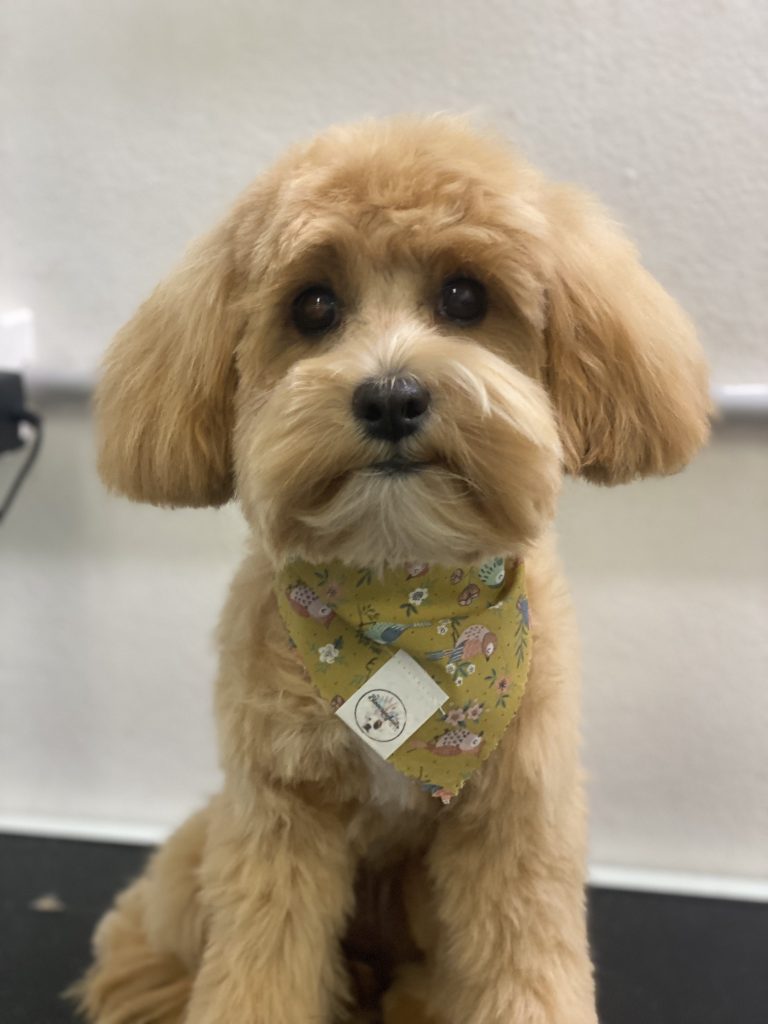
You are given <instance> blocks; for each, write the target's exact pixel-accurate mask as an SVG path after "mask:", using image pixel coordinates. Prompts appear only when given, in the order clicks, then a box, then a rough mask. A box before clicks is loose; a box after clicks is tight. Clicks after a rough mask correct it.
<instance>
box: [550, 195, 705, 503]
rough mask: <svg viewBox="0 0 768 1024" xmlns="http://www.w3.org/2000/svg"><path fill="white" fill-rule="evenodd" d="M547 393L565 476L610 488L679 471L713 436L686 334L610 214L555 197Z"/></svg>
mask: <svg viewBox="0 0 768 1024" xmlns="http://www.w3.org/2000/svg"><path fill="white" fill-rule="evenodd" d="M550 216H551V229H552V246H553V254H552V255H553V260H554V268H555V269H554V275H553V278H554V279H553V280H552V281H551V282H550V288H549V319H548V328H547V333H548V344H549V364H548V384H549V389H550V394H551V397H552V401H553V404H554V406H555V408H556V410H557V413H558V416H559V420H560V428H561V433H562V440H563V447H564V451H565V461H566V469H567V470H568V472H570V473H574V474H576V473H580V474H582V475H583V476H585V477H586V478H587V479H589V480H592V481H595V482H598V483H605V484H614V483H622V482H625V481H628V480H632V479H634V478H635V477H640V476H647V475H650V474H654V473H660V474H663V473H674V472H675V471H676V470H679V469H681V468H682V467H683V466H684V465H685V464H686V463H687V462H688V460H689V459H690V458H691V457H692V456H693V455H694V454H695V452H696V451H697V450H698V449H699V448H700V447H701V446H702V445H703V444H704V442H705V441H706V439H707V435H708V432H709V412H710V400H709V392H708V373H707V367H706V364H705V361H704V357H703V353H702V351H701V348H700V347H699V344H698V342H697V340H696V335H695V332H694V329H693V326H692V324H691V323H690V321H689V320H688V318H687V317H686V316H685V314H684V313H683V311H682V310H681V309H680V308H679V307H678V306H677V304H676V303H675V302H674V301H673V299H671V298H670V296H669V295H667V293H666V292H665V291H664V289H663V288H662V287H661V286H660V285H659V284H658V282H657V281H655V280H654V278H653V277H651V275H650V274H649V273H648V272H647V271H646V270H645V269H644V268H643V267H642V266H641V265H640V262H639V260H638V257H637V253H636V252H635V249H634V247H633V246H632V245H631V244H630V243H629V242H628V241H627V239H626V238H625V237H624V236H623V235H622V234H621V232H620V231H619V229H618V228H617V227H615V226H614V225H613V224H612V223H611V221H610V220H609V218H608V217H607V215H606V214H605V212H604V211H603V210H602V209H601V208H600V207H599V206H598V205H597V203H595V202H593V201H592V200H591V199H589V198H588V197H586V196H584V195H583V194H581V193H578V192H576V191H575V190H571V189H568V188H560V187H558V188H557V189H555V190H553V193H552V207H551V211H550Z"/></svg>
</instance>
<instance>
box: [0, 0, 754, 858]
mask: <svg viewBox="0 0 768 1024" xmlns="http://www.w3.org/2000/svg"><path fill="white" fill-rule="evenodd" d="M0 34H1V37H0V47H1V51H0V117H1V118H2V121H3V125H4V134H3V137H2V153H1V154H0V155H1V157H2V159H0V246H1V251H2V272H1V273H0V311H2V310H3V309H9V308H14V307H18V306H29V307H31V308H32V309H33V310H34V312H35V316H36V321H37V327H38V341H39V349H40V358H41V363H40V368H41V369H43V370H45V371H46V372H52V373H53V372H59V373H72V372H83V373H85V374H90V373H92V371H93V369H94V367H95V365H96V363H97V361H98V357H99V355H100V353H101V351H102V349H103V346H104V344H105V343H106V341H107V339H108V338H109V336H110V335H111V334H112V333H113V332H114V330H115V328H116V327H117V326H118V325H119V323H120V322H121V321H122V320H124V319H125V318H126V317H127V316H128V315H129V314H130V312H131V311H132V309H133V308H134V306H135V305H136V303H137V302H138V301H139V300H140V299H141V298H142V297H143V296H144V295H145V294H146V292H147V291H148V290H149V289H150V288H151V287H152V285H153V284H154V283H155V281H156V280H157V278H158V276H159V275H160V274H162V273H163V272H164V271H165V270H166V269H167V268H168V267H169V265H170V264H171V263H172V262H173V261H174V260H175V259H176V258H177V256H178V255H179V253H180V251H181V249H182V247H183V246H184V244H185V243H186V242H187V240H188V239H189V238H190V237H191V236H192V235H194V234H195V233H196V232H198V231H199V230H201V229H203V228H205V227H206V226H207V225H208V224H209V223H210V222H211V220H212V219H213V218H214V217H215V216H217V215H218V213H219V212H220V211H221V210H223V209H224V208H225V207H226V205H227V203H228V202H229V201H230V199H231V198H232V197H233V195H234V194H235V193H236V192H237V190H238V189H239V188H240V187H241V186H242V185H244V184H245V183H246V182H247V181H248V180H249V179H250V178H251V177H252V176H253V175H254V174H255V173H256V172H258V170H259V169H260V168H262V167H263V166H265V164H266V163H267V162H268V161H269V160H270V159H272V158H273V157H274V156H275V155H277V153H278V152H279V151H280V150H281V149H282V148H283V146H284V144H285V143H286V142H287V141H289V140H293V139H296V138H300V137H303V136H305V135H307V134H309V133H311V132H313V131H315V130H317V129H320V128H322V127H323V126H324V125H326V124H327V123H329V122H331V121H335V120H339V119H349V118H354V117H358V116H361V115H364V114H369V113H386V112H392V111H401V110H412V109H416V110H422V111H429V110H434V109H445V108H449V109H460V110H463V109H467V108H476V109H479V110H480V111H481V112H484V113H485V114H488V115H489V116H490V117H491V119H492V120H494V121H495V122H496V123H497V124H498V125H499V126H500V127H501V128H502V129H503V130H504V131H505V132H506V133H507V134H508V135H509V136H510V137H512V138H515V139H517V140H518V141H519V142H520V143H521V144H522V146H523V148H524V149H525V150H526V151H527V152H528V153H529V154H530V155H531V156H532V157H533V158H534V159H536V160H537V161H538V162H539V163H540V164H543V165H544V166H545V167H546V168H548V169H549V170H550V171H551V172H552V173H553V174H556V175H557V176H559V177H562V178H571V179H575V180H577V181H580V182H581V183H583V184H585V185H587V186H588V187H590V188H591V189H593V190H594V191H596V192H597V193H598V194H600V195H601V196H602V197H603V198H604V199H605V200H606V201H607V202H608V203H609V204H610V205H612V206H613V208H614V209H615V210H616V212H617V213H618V214H619V216H620V217H621V218H623V219H624V221H625V222H626V223H627V225H628V226H629V228H630V230H631V233H632V234H633V235H634V236H635V238H636V239H637V240H638V242H639V243H640V245H641V248H642V249H643V251H644V253H645V255H646V259H647V262H648V264H649V266H650V267H651V269H652V270H653V271H654V272H655V273H656V274H657V275H658V276H659V277H660V278H661V279H662V281H663V282H664V283H665V284H666V285H667V287H668V288H670V290H672V291H673V292H674V293H675V294H676V295H677V296H678V297H679V298H680V299H681V300H682V301H683V302H684V304H685V305H686V306H687V307H688V308H689V310H690V311H691V312H692V313H693V314H694V316H695V318H696V319H697V321H698V323H699V324H700V327H701V331H702V336H703V338H704V341H705V344H706V347H707V350H708V353H709V355H710V358H711V361H712V364H713V367H714V374H715V378H716V380H718V381H720V382H736V381H760V380H766V379H768V345H766V336H765V326H764V325H765V322H766V319H768V289H766V288H765V281H766V280H768V273H767V271H768V266H767V263H768V249H766V247H765V244H764V227H765V217H766V209H767V207H768V202H766V198H767V193H768V147H766V145H765V134H766V133H765V127H766V116H765V115H766V112H767V111H766V106H768V103H767V98H768V83H766V74H767V71H766V67H767V66H766V62H765V58H764V55H765V52H766V50H768V13H767V12H766V8H765V5H763V4H761V3H759V2H757V0H754V2H747V0H732V2H731V3H729V4H723V3H719V2H716V0H709V2H707V0H696V2H694V0H689V2H687V3H684V4H669V3H664V2H663V0H654V2H650V3H649V0H644V2H640V0H623V2H622V3H616V2H613V0H538V2H536V3H534V2H532V0H531V2H528V3H525V2H523V3H518V4H512V3H501V2H498V0H475V2H473V3H463V2H458V0H444V2H442V3H439V4H438V3H426V2H424V3H414V2H413V0H409V2H405V0H389V2H386V3H380V2H377V3H373V2H370V0H357V2H355V3H351V2H350V3H343V2H342V0H293V2H292V3H284V2H283V3H277V2H270V3H265V2H252V0H219V2H217V3H215V4H214V3H206V2H204V0H151V2H150V0H109V3H104V2H103V0H71V2H68V3H67V4H61V3H58V2H56V0H24V2H21V0H17V2H15V3H14V2H13V0H8V2H7V3H6V4H5V6H4V7H3V11H2V22H0ZM1 361H2V359H1V354H0V362H1ZM47 411H48V413H49V429H48V437H47V441H46V446H45V449H44V453H43V456H42V459H41V463H40V465H39V467H38V469H37V470H36V472H35V474H34V476H33V478H32V479H31V480H30V481H29V484H28V486H27V487H26V488H25V491H24V492H23V494H22V497H21V499H20V503H19V505H18V507H17V508H16V509H15V510H14V513H13V514H12V515H11V517H10V518H9V520H8V521H7V522H6V523H4V524H3V525H2V526H0V581H1V582H2V589H0V602H2V611H1V614H0V630H2V645H0V687H1V689H0V702H1V703H0V780H2V781H0V816H4V820H5V821H6V823H7V822H8V821H9V820H10V818H11V817H15V818H16V819H17V823H18V822H19V819H24V820H25V821H27V822H28V823H29V822H31V820H32V818H34V817H35V816H41V817H45V818H51V817H54V818H55V817H58V818H59V819H71V818H84V819H87V820H88V821H90V822H91V823H94V824H98V823H99V822H105V821H110V820H111V821H116V822H118V823H122V824H123V825H125V824H126V823H135V824H137V825H140V826H142V825H147V826H157V827H166V826H167V825H168V824H170V823H171V822H172V821H174V820H175V819H177V818H178V817H179V816H180V815H181V814H182V813H183V811H184V810H185V809H186V808H187V807H189V806H192V805H194V803H195V802H196V801H198V800H199V799H201V798H202V796H203V795H204V794H205V793H206V792H208V791H210V790H211V789H212V788H213V787H214V786H215V784H216V774H215V768H214V755H213V747H212V739H211V736H212V733H211V726H210V713H209V704H210V700H209V684H210V677H211V674H212V671H213V658H212V653H211V644H210V633H211V630H212V627H213V623H214V621H215V618H216V615H217V612H218V608H219V606H220V604H221V600H222V597H223V593H224V590H225V587H226V581H227V579H228V577H229V575H230V574H231V571H232V570H233V568H234V565H235V563H236V560H237V557H238V552H239V550H240V542H241V534H242V527H241V525H240V521H239V518H238V514H237V512H236V510H234V509H228V510H225V511H224V512H220V513H215V512H176V513H173V514H170V513H165V512H160V511H157V510H153V509H145V508H138V507H132V506H129V505H128V504H127V503H122V502H119V501H116V500H113V499H109V498H107V497H106V496H105V495H104V494H103V492H102V491H101V489H100V486H99V484H98V482H97V480H96V477H95V473H94V471H93V458H92V452H91V449H90V436H89V422H88V419H87V415H86V412H85V409H84V408H83V407H82V406H81V405H78V404H72V405H58V406H51V407H49V408H48V409H47ZM766 439H767V435H766V432H765V430H764V429H763V428H762V427H761V426H759V425H753V426H751V427H734V426H726V427H723V428H721V429H720V430H719V431H718V433H717V435H716V439H715V442H714V444H713V446H712V447H711V448H710V450H709V451H708V452H707V453H706V454H705V455H704V456H703V457H702V458H701V459H700V460H699V461H698V462H697V463H696V464H695V465H694V466H693V467H692V468H691V469H690V470H689V471H688V472H687V473H685V474H684V475H683V476H681V477H677V478H674V479H672V480H669V481H661V482H651V483H646V484H643V485H639V486H632V487H630V488H623V489H619V490H616V491H605V490H598V489H590V488H588V487H587V486H581V485H573V486H571V487H569V488H568V489H567V491H566V494H565V497H564V502H563V509H562V515H561V530H562V536H563V547H564V553H565V555H566V560H567V563H568V566H569V569H570V573H571V578H572V581H573V585H574V593H575V597H576V600H577V606H578V609H579V614H580V618H581V620H582V626H583V634H584V642H585V662H586V670H587V685H586V693H585V708H586V754H587V760H588V764H589V767H590V771H591V778H592V781H591V787H592V795H593V808H594V813H593V835H594V857H595V859H596V860H599V861H602V862H610V863H615V864H623V865H627V866H640V867H642V866H645V867H659V868H668V869H675V870H693V871H709V872H716V873H725V874H733V875H755V876H762V877H764V878H768V819H767V818H766V814H767V813H768V810H767V808H768V799H766V797H767V795H768V785H767V784H768V778H766V772H767V768H766V760H767V759H766V757H765V754H764V748H765V740H764V738H765V736H766V729H767V727H768V688H767V687H766V685H765V684H766V681H767V680H768V650H767V649H766V633H767V632H768V631H767V630H766V628H765V626H766V622H768V583H767V580H768V546H767V544H766V538H765V530H764V525H763V524H764V522H765V519H766V512H768V455H767V454H766V453H767V451H768V446H766ZM10 468H11V459H10V457H4V458H3V460H2V462H0V488H1V487H2V486H3V484H4V482H5V480H6V479H7V476H8V473H9V472H10ZM0 823H1V822H0Z"/></svg>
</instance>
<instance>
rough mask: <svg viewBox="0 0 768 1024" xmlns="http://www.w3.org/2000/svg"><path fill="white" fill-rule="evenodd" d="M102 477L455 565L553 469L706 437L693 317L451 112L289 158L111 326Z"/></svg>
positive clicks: (685, 455) (501, 532)
mask: <svg viewBox="0 0 768 1024" xmlns="http://www.w3.org/2000/svg"><path fill="white" fill-rule="evenodd" d="M97 409H98V414H99V420H100V431H101V455H100V469H101V473H102V476H103V478H104V480H105V481H106V483H107V484H108V485H109V486H110V487H112V488H114V489H115V490H118V491H121V492H123V493H124V494H127V495H128V496H129V497H131V498H134V499H136V500H139V501H148V502H152V503H155V504H161V505H171V506H173V505H208V504H213V505H215V504H221V503H223V502H225V501H227V500H228V499H229V498H230V497H231V496H232V495H233V494H234V493H236V494H237V496H238V497H239V499H240V501H241V503H242V507H243V509H244V512H245V514H246V517H247V518H248V519H249V521H250V522H251V523H252V524H253V525H254V526H255V527H256V528H257V529H258V530H259V531H260V532H261V533H262V535H263V538H264V540H265V542H266V544H267V546H268V547H269V549H270V550H271V551H272V552H273V554H274V555H275V557H276V558H277V559H282V558H284V557H286V556H288V555H293V554H295V555H301V556H303V557H305V558H309V559H312V560H316V561H319V560H323V559H327V558H330V557H339V558H343V559H345V560H347V561H350V562H353V563H358V564H368V563H371V562H383V561H390V562H404V561H416V560H419V559H424V560H435V561H444V562H449V561H454V560H462V561H469V560H472V559H475V558H477V557H481V556H483V555H487V554H489V553H497V552H503V553H513V552H514V551H515V550H517V549H518V548H519V547H520V546H521V545H523V544H525V543H526V542H528V541H530V540H532V539H534V538H535V537H536V536H537V535H538V534H539V533H540V532H541V530H542V529H543V527H544V526H545V525H546V524H547V523H548V522H549V520H550V519H551V517H552V515H553V511H554V505H555V499H556V496H557V492H558V489H559V483H560V478H561V474H562V470H563V469H565V470H566V471H567V472H570V473H573V474H582V475H584V476H585V477H587V478H588V479H590V480H595V481H598V482H601V483H617V482H622V481H627V480H631V479H633V478H635V477H639V476H644V475H647V474H652V473H670V472H674V471H675V470H678V469H680V468H681V467H682V466H683V465H684V464H685V463H686V462H687V461H688V459H689V458H690V457H691V456H692V455H693V454H694V452H695V451H696V450H697V449H698V448H699V447H700V445H701V444H702V443H703V442H704V440H705V438H706V435H707V429H708V416H707V413H708V397H707V387H706V370H705V366H704V363H703V360H702V356H701V352H700V349H699V347H698V345H697V342H696V340H695V336H694V332H693V329H692V327H691V325H690V323H689V322H688V320H687V319H686V317H685V316H684V314H683V313H682V312H681V311H680V309H679V308H678V307H677V306H676V304H675V303H674V302H673V301H672V299H670V298H669V296H668V295H667V294H666V293H665V292H664V291H663V290H662V288H661V287H660V286H659V285H658V284H657V283H656V282H655V281H654V280H653V278H651V277H650V275H649V274H648V273H647V272H646V271H645V270H644V269H643V268H642V267H641V265H640V264H639V262H638V260H637V256H636V254H635V251H634V249H633V248H632V246H631V245H630V244H629V243H628V242H627V241H626V240H625V239H624V237H623V236H622V235H621V233H620V232H619V231H618V230H617V228H616V227H615V226H614V225H613V224H612V223H611V222H610V220H609V219H608V218H607V216H606V215H605V213H604V212H603V211H602V210H601V209H600V208H599V207H598V206H597V205H596V204H595V203H594V202H593V201H592V200H591V199H589V198H587V197H585V196H584V195H583V194H581V193H579V192H577V191H575V190H573V189H570V188H566V187H562V186H559V185H553V184H550V183H548V182H547V181H545V180H544V179H543V178H542V177H541V176H540V175H539V174H537V173H536V172H535V171H534V170H533V169H532V168H531V167H529V166H528V165H527V164H525V163H524V162H522V161H521V160H520V159H519V158H517V157H516V156H514V155H513V154H512V153H510V152H509V151H508V150H507V149H506V148H505V147H504V146H503V145H501V144H500V143H498V142H496V141H494V140H491V139H488V138H485V137H482V136H478V135H476V134H474V133H472V132H471V131H470V130H469V129H468V128H467V127H466V125H465V124H464V122H463V121H459V120H456V119H451V118H434V119H428V120H416V119H414V120H393V121H384V122H370V123H364V124H362V125H358V126H355V127H352V128H340V129H335V130H332V131H331V132H329V133H327V134H325V135H324V136H321V137H320V138H319V139H316V140H315V141H314V142H312V143H310V144H309V145H308V146H305V147H302V148H299V149H296V150H295V151H293V152H291V153H289V154H288V155H287V156H286V157H285V158H284V159H283V160H282V161H281V162H280V163H279V164H278V165H277V166H276V167H274V168H273V169H272V170H271V171H270V172H269V173H268V174H266V175H265V176H264V177H263V178H262V179H260V180H259V181H257V182H256V184H255V185H254V186H252V188H251V189H249V190H248V191H247V192H246V193H245V194H244V195H243V196H242V197H241V199H240V200H239V202H238V203H237V204H236V206H235V208H234V209H233V210H232V212H231V213H230V214H229V216H228V217H227V218H226V219H225V220H224V222H223V223H222V224H220V225H219V226H218V227H217V228H215V229H214V230H213V231H212V232H211V233H210V234H208V235H207V236H206V237H204V238H203V239H201V240H200V241H199V242H198V243H197V244H196V245H195V246H193V248H192V249H191V251H190V252H189V253H188V255H187V257H186V260H185V261H184V262H183V263H182V265H181V266H180V267H179V268H178V269H177V270H176V272H175V273H173V274H172V275H171V276H170V278H168V279H167V280H166V281H165V282H164V283H162V284H161V285H160V286H159V287H158V289H157V290H156V291H155V293H154V294H153V295H152V296H151V297H150V299H149V300H148V301H147V302H146V303H145V304H144V305H143V306H142V307H141V309H140V310H139V311H138V313H137V314H136V315H135V316H134V318H133V319H132V320H131V321H130V322H129V323H128V324H127V325H126V327H124V328H123V330H122V331H121V332H120V333H119V334H118V336H117V339H116V340H115V342H114V344H113V346H112V348H111V350H110V352H109V354H108V357H107V361H106V369H105V374H104V378H103V381H102V383H101V386H100V391H99V394H98V404H97Z"/></svg>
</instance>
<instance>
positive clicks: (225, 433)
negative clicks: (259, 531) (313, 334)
mask: <svg viewBox="0 0 768 1024" xmlns="http://www.w3.org/2000/svg"><path fill="white" fill-rule="evenodd" d="M233 235H234V229H233V227H232V218H230V219H229V220H227V221H225V222H224V223H223V224H222V225H221V226H220V227H218V228H216V229H215V230H214V231H212V232H210V233H209V234H208V235H206V236H204V237H203V238H202V239H200V240H199V241H198V242H196V243H195V244H194V245H193V246H192V247H191V249H190V250H189V251H188V253H187V255H186V257H185V259H184V260H183V262H182V263H181V265H180V266H179V267H178V268H177V269H176V270H175V271H174V272H173V273H172V274H171V275H170V276H169V277H168V278H167V279H166V280H165V281H163V282H162V284H160V285H159V286H158V287H157V288H156V290H155V291H154V293H153V294H152V295H151V296H150V298H149V299H148V300H147V301H146V302H145V303H144V304H143V305H142V306H141V308H140V309H139V310H138V312H137V313H136V314H135V315H134V317H133V319H132V320H130V321H129V322H128V323H127V324H126V325H125V327H123V328H122V330H121V331H120V332H119V333H118V335H117V337H116V338H115V340H114V341H113V342H112V346H111V348H110V349H109V350H108V352H107V356H106V359H105V364H104V374H103V377H102V380H101V383H100V385H99V387H98V389H97V393H96V415H97V430H98V434H99V445H100V452H99V472H100V473H101V477H102V479H103V480H104V482H105V483H106V484H107V486H108V487H109V488H111V489H112V490H115V491H119V492H120V493H122V494H125V495H127V497H129V498H132V499H134V500H135V501H146V502H150V503H152V504H153V505H171V506H175V505H221V504H223V503H224V502H226V501H228V500H229V498H230V497H231V496H232V466H231V454H230V445H231V434H232V402H233V394H234V388H235V379H236V378H235V369H234V348H235V343H236V340H237V337H238V335H239V333H240V331H241V329H242V322H241V321H242V315H241V313H239V312H238V310H237V306H236V303H235V301H234V299H235V291H236V287H237V273H236V268H235V259H234V251H233V250H234V238H233Z"/></svg>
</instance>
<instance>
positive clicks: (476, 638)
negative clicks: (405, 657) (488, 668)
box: [427, 622, 499, 663]
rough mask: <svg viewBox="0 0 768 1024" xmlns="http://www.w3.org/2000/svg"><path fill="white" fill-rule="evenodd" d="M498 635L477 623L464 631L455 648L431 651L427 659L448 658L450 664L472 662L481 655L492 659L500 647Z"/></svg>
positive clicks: (438, 659) (486, 658) (439, 659)
mask: <svg viewBox="0 0 768 1024" xmlns="http://www.w3.org/2000/svg"><path fill="white" fill-rule="evenodd" d="M498 642H499V641H498V637H497V636H496V634H495V633H494V632H493V631H492V630H490V629H488V627H487V626H484V625H483V624H482V623H481V622H475V623H473V624H472V625H471V626H467V628H466V629H465V630H463V631H462V632H461V633H460V634H459V637H458V639H457V641H456V643H455V644H454V646H453V647H448V648H446V649H445V650H443V651H429V652H428V653H427V657H428V658H429V660H430V661H441V660H442V659H443V658H447V659H448V661H449V663H452V662H457V661H472V659H473V658H477V657H479V656H480V655H481V654H482V655H483V656H484V657H485V660H486V661H488V659H489V658H490V657H491V655H492V654H493V652H494V651H495V650H496V647H497V645H498Z"/></svg>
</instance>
